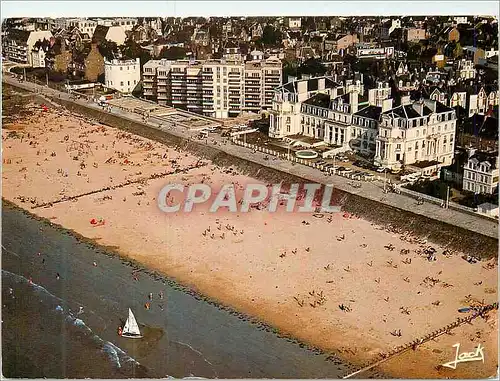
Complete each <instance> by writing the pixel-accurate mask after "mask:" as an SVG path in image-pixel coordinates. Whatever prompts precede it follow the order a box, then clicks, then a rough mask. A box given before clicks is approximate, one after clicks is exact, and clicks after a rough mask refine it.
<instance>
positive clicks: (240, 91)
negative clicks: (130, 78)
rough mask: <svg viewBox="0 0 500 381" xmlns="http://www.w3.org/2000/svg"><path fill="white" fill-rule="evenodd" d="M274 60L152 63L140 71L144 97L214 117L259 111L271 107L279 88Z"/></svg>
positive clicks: (279, 68) (277, 63)
mask: <svg viewBox="0 0 500 381" xmlns="http://www.w3.org/2000/svg"><path fill="white" fill-rule="evenodd" d="M281 76H282V65H281V61H280V60H279V59H277V58H269V59H267V60H259V61H250V62H246V63H245V62H242V61H240V60H236V61H229V60H225V59H222V60H206V61H195V60H178V61H167V60H152V61H149V62H147V63H146V64H145V65H144V68H143V87H144V96H145V98H146V99H150V100H153V101H156V102H158V103H159V104H163V105H171V106H174V107H178V108H182V109H186V110H189V111H193V112H197V113H200V114H203V115H205V116H211V117H215V118H229V117H234V116H237V115H238V114H239V113H241V112H242V111H251V112H259V111H261V110H266V109H268V108H271V107H272V98H273V94H274V89H275V88H276V87H278V86H280V85H281Z"/></svg>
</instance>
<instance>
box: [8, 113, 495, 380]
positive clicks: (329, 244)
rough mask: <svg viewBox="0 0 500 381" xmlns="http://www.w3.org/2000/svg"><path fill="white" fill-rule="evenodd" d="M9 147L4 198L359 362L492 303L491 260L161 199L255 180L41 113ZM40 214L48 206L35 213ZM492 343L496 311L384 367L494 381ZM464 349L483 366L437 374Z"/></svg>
mask: <svg viewBox="0 0 500 381" xmlns="http://www.w3.org/2000/svg"><path fill="white" fill-rule="evenodd" d="M2 140H3V149H4V150H3V174H2V175H3V197H4V198H6V199H7V200H9V201H12V202H13V203H15V204H16V205H19V206H20V207H22V208H25V209H27V210H30V211H31V212H32V213H35V214H37V215H39V216H41V217H45V218H48V219H50V220H52V222H54V223H56V224H60V225H62V226H64V227H65V228H68V229H72V230H74V231H75V232H77V233H79V234H81V235H83V236H85V237H88V238H91V239H94V240H96V242H97V243H99V244H100V245H104V246H110V247H113V248H115V249H116V250H118V251H119V252H120V253H121V254H122V255H124V256H127V257H130V258H133V259H135V260H137V261H139V262H141V263H143V264H144V265H145V266H148V267H149V268H152V269H156V270H158V271H160V272H163V273H165V274H168V275H169V276H172V277H174V278H176V279H177V280H178V281H179V282H181V283H183V284H185V285H188V286H191V287H192V288H194V289H196V290H197V291H199V292H201V293H203V294H205V295H207V296H209V297H212V298H214V299H216V300H219V301H221V302H222V303H224V304H228V305H231V306H233V307H235V308H236V309H238V310H241V311H244V312H246V313H248V314H251V315H253V316H255V317H257V318H259V319H260V320H262V321H265V322H266V323H269V324H271V325H273V326H274V327H276V328H278V329H279V330H280V331H282V332H285V333H288V334H290V335H291V336H293V337H296V338H298V339H300V340H303V341H305V342H308V343H310V344H312V345H314V346H317V347H319V348H322V349H324V350H326V351H331V352H334V353H336V354H338V355H339V356H340V357H341V358H344V359H346V360H348V361H350V362H352V363H354V364H361V363H366V362H367V361H370V360H373V359H375V358H377V355H378V354H379V353H382V352H387V351H389V350H391V349H392V348H394V347H397V346H400V345H403V344H405V343H407V342H409V341H412V340H414V339H416V338H419V337H421V336H423V335H425V334H427V333H430V332H432V331H435V330H437V329H439V328H441V327H443V326H445V325H447V324H449V323H451V322H453V321H455V320H456V318H457V317H458V316H462V317H463V316H466V315H467V314H460V313H458V309H459V308H461V307H466V306H475V305H480V304H489V303H494V302H496V301H497V300H498V294H497V292H498V290H497V283H498V276H497V263H496V260H494V259H492V260H489V261H480V262H478V263H474V264H471V263H468V262H467V261H465V260H463V259H462V258H461V256H462V255H463V254H464V253H458V252H450V251H448V250H446V248H445V247H439V246H437V245H434V244H432V243H429V242H426V241H425V237H414V236H413V235H412V234H411V232H405V233H403V234H402V233H400V232H397V233H396V232H394V231H393V230H392V229H391V228H390V227H383V226H376V225H374V224H372V223H370V222H369V221H366V220H363V219H362V218H358V217H356V216H350V215H345V214H343V213H334V214H331V215H330V214H322V215H313V214H312V213H286V212H285V211H283V210H280V211H279V212H278V213H269V212H267V211H266V210H257V209H255V208H254V209H252V210H251V211H250V212H248V213H229V212H223V211H218V212H217V213H210V212H209V211H208V207H207V206H203V207H196V208H195V210H194V211H193V212H192V213H183V212H179V213H175V214H173V213H172V214H166V213H163V212H161V211H160V210H159V208H158V206H157V197H158V194H159V192H160V189H161V188H162V187H163V186H164V185H166V184H167V183H182V184H185V185H187V184H193V183H199V182H204V183H205V184H209V185H211V186H212V187H213V188H220V187H221V186H222V185H224V184H230V183H234V184H236V186H237V189H239V191H238V196H241V192H242V186H243V185H244V184H247V183H258V182H259V181H258V180H256V179H251V178H249V177H247V176H245V175H243V174H241V173H238V171H237V169H236V168H231V170H229V168H220V167H217V166H215V165H213V164H212V163H210V162H209V161H207V160H201V159H200V158H198V157H196V156H194V155H192V154H190V153H187V152H182V151H181V150H180V149H176V148H175V147H167V146H164V145H162V144H160V143H157V142H153V141H149V140H147V139H144V138H140V137H136V136H133V135H131V134H124V133H123V132H121V131H120V130H118V129H115V128H111V127H106V126H102V125H97V124H93V123H90V122H89V121H87V120H85V119H84V118H78V117H75V116H72V115H70V114H69V113H67V112H66V111H64V110H63V109H59V110H54V109H49V110H48V111H42V110H41V109H39V108H37V109H36V110H35V111H33V113H32V114H31V116H28V117H27V118H25V119H24V120H21V119H20V120H17V121H15V122H14V123H11V124H10V125H7V126H4V129H3V130H2ZM127 182H131V183H128V185H124V186H119V187H117V188H115V189H110V190H105V191H102V192H96V193H93V194H90V195H84V196H81V197H76V198H74V199H73V200H71V201H63V202H59V203H56V202H55V201H57V200H61V199H63V198H64V197H72V196H78V195H83V194H86V193H89V192H92V191H97V190H102V189H104V188H106V187H112V186H118V185H120V184H126V183H127ZM44 203H53V204H52V206H51V205H48V206H46V207H39V208H34V209H32V207H33V206H35V205H37V204H44ZM92 219H95V220H96V221H99V220H103V221H104V223H103V224H102V225H100V226H96V224H92V223H91V222H90V221H91V220H92ZM433 250H434V251H435V257H436V261H429V260H428V253H429V252H432V251H433ZM465 254H474V253H465ZM130 280H131V281H132V276H131V277H130ZM340 307H342V308H340ZM497 342H498V327H497V319H496V312H494V313H493V312H492V313H490V314H489V315H488V318H487V319H483V318H478V319H475V320H474V321H473V323H472V324H470V325H469V324H466V325H464V326H462V327H459V328H457V329H455V330H453V332H452V333H451V334H450V335H443V336H441V337H439V338H438V339H435V341H431V342H430V343H427V344H424V345H422V346H419V347H418V348H417V350H415V351H412V352H410V353H407V354H404V355H402V356H401V357H399V358H396V359H394V360H390V361H388V362H387V363H385V364H384V365H382V369H383V371H385V372H387V373H388V374H390V375H391V376H394V377H405V378H419V377H436V378H445V377H449V378H462V377H463V378H485V377H489V376H492V375H494V374H495V373H496V369H497V357H498V352H497ZM456 343H461V345H462V347H463V349H462V350H463V351H465V350H467V351H472V350H473V349H474V348H475V347H476V346H477V345H478V344H481V345H483V346H484V347H485V350H484V351H485V354H486V356H485V361H484V364H483V363H481V362H475V363H470V364H460V365H459V366H458V367H457V369H455V370H453V369H448V368H439V367H437V366H438V365H440V364H443V363H444V362H447V361H451V360H453V358H454V354H455V349H454V348H453V347H452V345H454V344H456ZM436 367H437V368H436Z"/></svg>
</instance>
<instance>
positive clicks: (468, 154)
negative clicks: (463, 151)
mask: <svg viewBox="0 0 500 381" xmlns="http://www.w3.org/2000/svg"><path fill="white" fill-rule="evenodd" d="M475 153H476V149H475V148H472V147H469V148H467V158H468V159H470V158H471V157H472V156H474V154H475Z"/></svg>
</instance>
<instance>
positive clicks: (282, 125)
mask: <svg viewBox="0 0 500 381" xmlns="http://www.w3.org/2000/svg"><path fill="white" fill-rule="evenodd" d="M317 93H323V94H327V95H328V96H329V97H333V98H335V97H337V95H342V94H343V93H344V87H343V86H342V85H341V84H339V83H337V82H335V81H334V80H333V78H331V77H316V78H311V79H301V80H294V81H290V82H288V83H286V84H284V85H282V86H279V87H277V88H276V89H274V97H273V101H272V108H271V110H270V120H269V122H270V125H269V136H270V137H271V138H283V137H285V136H288V135H296V134H299V133H301V132H302V124H301V110H302V103H303V102H305V101H306V100H307V99H309V98H311V97H312V96H314V95H315V94H317Z"/></svg>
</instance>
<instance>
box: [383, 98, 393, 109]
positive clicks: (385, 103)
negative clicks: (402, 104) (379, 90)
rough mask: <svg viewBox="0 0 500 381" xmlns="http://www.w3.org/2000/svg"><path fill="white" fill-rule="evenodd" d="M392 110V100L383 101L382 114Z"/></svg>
mask: <svg viewBox="0 0 500 381" xmlns="http://www.w3.org/2000/svg"><path fill="white" fill-rule="evenodd" d="M390 109H392V98H389V99H384V100H383V101H382V112H386V111H388V110H390Z"/></svg>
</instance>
